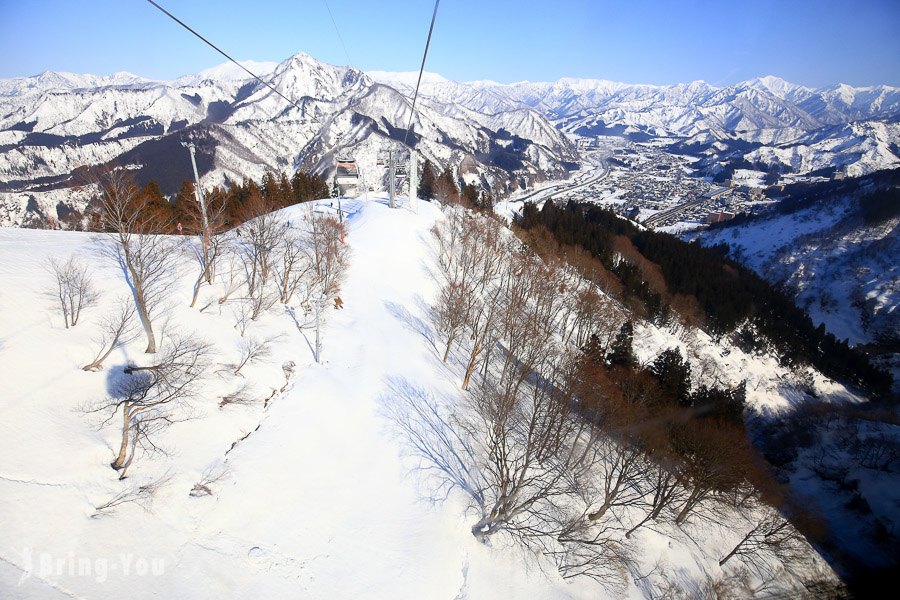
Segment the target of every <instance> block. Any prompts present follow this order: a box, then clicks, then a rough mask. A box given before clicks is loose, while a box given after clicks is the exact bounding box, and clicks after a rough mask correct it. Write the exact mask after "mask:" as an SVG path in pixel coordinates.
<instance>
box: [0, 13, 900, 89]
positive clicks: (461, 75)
mask: <svg viewBox="0 0 900 600" xmlns="http://www.w3.org/2000/svg"><path fill="white" fill-rule="evenodd" d="M157 2H158V3H159V4H160V5H161V6H163V7H164V8H166V9H167V10H169V11H170V12H172V13H173V14H175V16H177V17H179V18H180V19H181V20H183V21H185V22H186V23H187V24H188V25H190V26H191V27H193V28H194V29H196V30H197V31H198V32H199V33H200V34H202V35H204V36H205V37H207V38H208V39H209V40H210V41H212V42H213V43H215V44H217V45H218V46H220V47H221V48H222V49H223V50H224V51H225V52H227V53H229V54H231V55H232V56H234V57H235V58H237V59H238V60H244V59H253V60H260V61H263V60H265V61H278V62H280V61H282V60H284V59H286V58H287V57H289V56H290V55H292V54H294V53H295V52H298V51H302V52H306V53H307V54H310V55H311V56H313V57H314V58H316V59H318V60H321V61H324V62H327V63H331V64H338V65H344V64H348V63H349V64H351V65H352V66H354V67H356V68H359V69H362V70H384V71H416V70H418V68H419V64H420V62H421V60H422V50H423V48H424V46H425V38H426V36H427V33H428V25H429V22H430V19H431V13H432V10H433V8H434V3H433V0H327V5H326V0H215V1H210V0H157ZM327 7H330V9H331V12H332V14H333V15H334V20H335V22H336V23H337V32H339V34H338V33H336V31H335V26H334V24H332V20H331V17H330V16H329V13H328V8H327ZM341 39H343V43H341ZM222 62H224V59H223V58H222V57H221V56H220V55H218V54H217V53H216V52H215V51H213V50H212V49H210V48H209V47H207V46H206V45H205V44H203V43H202V42H201V41H200V40H198V39H197V38H195V37H193V36H192V35H191V34H190V33H188V32H187V31H186V30H184V29H182V28H181V27H180V26H179V25H177V24H176V23H175V22H174V21H172V20H170V19H169V18H168V17H166V16H165V15H164V14H163V13H161V12H159V11H158V10H157V9H156V8H154V7H153V6H152V5H151V4H149V3H148V2H146V0H0V77H2V78H8V77H20V76H27V75H35V74H37V73H40V72H42V71H45V70H53V71H69V72H75V73H93V74H97V75H107V74H111V73H113V72H116V71H129V72H132V73H135V74H137V75H142V76H144V77H149V78H157V79H173V78H175V77H178V76H180V75H185V74H189V73H196V72H197V71H200V70H202V69H205V68H209V67H212V66H215V65H218V64H221V63H222ZM426 70H428V71H432V72H435V73H440V74H441V75H443V76H445V77H447V78H449V79H455V80H457V81H471V80H476V79H492V80H494V81H498V82H501V83H510V82H513V81H522V80H529V81H553V80H556V79H559V78H560V77H585V78H596V79H609V80H612V81H622V82H626V83H650V84H659V85H662V84H671V83H679V82H688V81H694V80H698V79H702V80H704V81H707V82H708V83H711V84H714V85H728V84H732V83H736V82H738V81H743V80H747V79H750V78H753V77H758V76H764V75H777V76H779V77H782V78H784V79H786V80H788V81H791V82H793V83H799V84H803V85H807V86H811V87H821V86H827V85H832V84H835V83H847V84H850V85H854V86H864V85H875V84H888V85H893V86H900V0H856V1H853V0H718V1H712V0H673V1H662V0H657V1H654V2H650V1H642V0H620V1H607V0H543V1H540V2H538V1H533V0H519V1H516V2H514V1H511V0H443V2H441V4H440V8H439V10H438V16H437V22H436V24H435V29H434V35H433V38H432V43H431V49H430V51H429V56H428V62H427V64H426Z"/></svg>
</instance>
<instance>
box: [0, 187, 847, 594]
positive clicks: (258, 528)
mask: <svg viewBox="0 0 900 600" xmlns="http://www.w3.org/2000/svg"><path fill="white" fill-rule="evenodd" d="M328 204H329V203H328V202H327V201H325V202H323V203H320V206H319V210H320V211H325V212H333V208H332V207H330V206H329V205H328ZM385 204H386V203H385V200H384V199H383V197H380V198H376V197H374V196H373V197H372V200H370V201H364V200H361V199H360V200H355V201H352V200H351V201H347V202H345V203H344V205H343V208H344V210H345V211H347V215H348V219H349V234H348V236H347V239H346V241H347V243H348V244H349V245H350V247H351V250H352V253H353V254H352V258H351V267H350V270H349V273H348V278H347V281H346V284H345V285H344V286H343V289H342V291H341V298H342V300H343V306H344V308H343V309H341V310H335V309H334V308H331V307H329V308H328V309H327V310H326V311H325V324H324V327H323V331H322V333H323V345H322V359H323V362H322V364H316V363H315V361H314V360H313V344H314V341H313V340H314V336H315V333H314V329H313V328H312V323H311V321H310V319H309V318H308V317H304V316H303V310H302V308H301V307H292V308H293V313H291V312H290V311H285V309H284V308H283V307H281V306H280V305H278V306H277V308H275V309H273V310H272V311H271V312H270V313H268V314H266V315H264V316H263V317H262V318H261V319H260V320H259V321H257V322H255V323H251V324H250V326H249V329H248V332H247V335H248V336H253V337H256V338H258V339H262V338H266V337H270V336H273V335H280V336H281V337H279V338H278V339H277V340H276V341H274V342H272V354H271V356H270V357H269V358H268V359H267V360H265V361H262V362H260V363H258V364H252V365H250V366H248V367H247V369H246V370H245V371H243V373H244V375H245V377H244V378H241V377H237V376H234V375H232V374H229V373H228V372H227V371H226V370H222V369H219V370H218V371H217V372H216V373H215V374H213V373H210V374H209V375H208V376H207V379H206V383H205V385H204V388H203V392H202V394H201V395H200V397H199V398H198V399H197V401H196V402H195V406H194V409H195V411H194V412H195V414H194V418H192V419H190V420H187V421H184V422H178V423H175V424H174V425H172V426H171V427H170V428H169V429H168V430H167V431H166V433H165V435H164V436H162V437H161V439H160V440H159V442H160V443H161V445H162V446H163V447H164V448H165V449H166V450H167V454H165V455H157V456H155V457H147V456H139V458H138V459H137V460H136V462H135V464H134V465H133V466H132V467H131V469H130V471H129V477H128V479H126V480H125V481H117V480H116V474H115V473H114V472H113V471H112V470H111V469H110V468H109V466H108V464H109V461H110V460H111V459H112V457H113V455H114V454H115V450H116V448H117V442H118V435H117V433H118V432H117V428H116V422H115V421H113V422H112V423H110V424H108V425H105V426H99V423H98V420H99V419H98V418H97V416H96V415H95V416H91V415H88V414H85V413H84V412H83V411H80V410H78V408H79V407H80V406H83V405H84V403H85V402H86V401H89V400H91V399H95V398H98V397H102V396H103V395H104V394H106V392H107V389H108V386H109V385H111V383H112V382H113V381H114V379H115V378H116V377H120V376H122V375H121V367H122V366H123V365H124V364H126V363H128V362H137V363H138V364H141V363H145V362H146V361H147V360H148V357H147V356H146V355H143V354H142V348H143V344H142V343H141V341H140V340H138V341H137V342H135V343H133V344H131V345H129V346H127V347H126V348H124V349H123V350H121V351H117V352H116V353H115V354H114V355H113V356H112V357H110V359H109V360H108V362H107V365H106V368H105V369H104V370H103V371H100V372H96V373H89V372H84V371H82V370H81V369H80V367H81V365H83V364H84V363H85V362H87V361H88V360H89V359H90V358H91V356H90V355H91V351H92V343H91V342H90V338H91V336H92V335H93V334H94V324H95V323H96V322H97V319H98V318H99V317H100V316H101V315H102V314H103V313H104V312H107V311H109V310H110V308H109V302H110V301H111V299H112V297H113V296H114V295H116V294H120V293H126V292H127V288H126V285H125V283H124V281H123V280H122V278H121V272H120V271H118V269H116V268H114V267H113V266H112V265H110V264H107V263H105V262H104V260H103V259H101V258H100V257H98V255H97V242H96V240H95V238H94V237H93V236H92V235H91V234H84V233H76V232H59V231H57V232H50V231H33V230H17V229H8V228H5V229H0V280H2V281H3V282H4V283H5V285H4V286H3V287H2V290H0V332H2V343H0V377H2V379H3V381H4V386H5V393H4V394H3V396H2V398H0V497H3V498H4V502H2V503H0V590H2V593H3V596H4V597H10V598H57V597H59V598H63V597H73V596H74V597H110V596H122V597H130V598H150V597H182V598H207V597H210V596H232V597H246V596H251V595H252V596H255V597H297V596H302V597H305V598H307V597H308V598H358V597H367V598H400V597H402V598H407V597H409V598H454V597H455V598H460V599H481V598H522V597H528V598H597V597H601V598H612V597H622V595H621V594H620V593H611V592H609V591H607V590H605V589H604V588H602V587H601V586H599V585H598V584H596V583H594V582H592V581H590V580H587V581H586V580H582V579H575V580H572V581H571V582H564V581H563V580H561V579H560V577H559V575H558V574H556V573H555V572H554V570H553V569H552V567H551V568H548V565H547V564H546V563H545V562H544V560H543V559H541V558H539V557H535V556H533V555H531V554H530V553H523V552H522V551H521V550H519V549H518V548H516V547H514V546H510V545H508V544H506V543H504V542H503V541H502V538H498V540H497V542H496V543H495V544H494V545H493V547H489V546H485V545H482V544H479V543H478V542H476V541H475V538H474V537H473V536H472V534H471V525H472V522H473V517H474V515H473V514H472V513H471V512H469V511H467V505H466V502H465V500H464V498H462V497H460V496H458V495H455V494H451V495H450V496H448V497H446V498H443V497H441V498H440V499H435V498H433V491H434V489H435V482H434V481H433V480H432V478H431V477H432V476H430V475H428V474H427V473H425V472H424V471H420V470H418V469H416V467H417V466H418V465H420V464H421V463H420V460H419V459H418V458H417V457H416V456H414V455H412V454H410V453H409V451H408V450H409V446H408V443H407V442H405V441H404V438H403V436H402V435H400V429H399V428H398V426H397V423H396V422H395V421H394V420H393V418H392V416H391V415H392V414H394V411H393V410H392V409H393V408H395V405H396V404H397V403H399V402H401V401H403V400H404V399H405V400H406V401H409V399H410V398H412V399H415V398H418V397H420V396H421V397H424V396H426V395H427V396H428V397H432V398H438V399H440V401H441V402H443V403H446V404H448V405H455V404H456V403H458V402H460V401H461V398H462V393H461V392H460V391H459V387H458V383H459V379H460V377H461V373H460V372H459V371H458V369H457V368H456V367H457V366H458V365H454V363H453V362H452V361H451V363H450V364H449V365H447V364H444V363H443V362H442V361H441V358H440V352H439V351H438V350H437V348H436V344H439V342H437V341H436V338H435V333H434V332H433V329H432V326H431V325H430V318H429V315H428V311H429V308H428V306H429V304H430V303H432V302H433V300H434V295H435V293H436V286H437V284H436V283H435V281H434V279H433V275H432V271H433V270H434V268H435V265H434V262H433V261H434V259H433V248H432V243H431V241H430V240H431V238H430V234H429V232H428V230H429V228H430V227H431V226H432V224H433V223H434V222H435V220H436V219H438V218H440V217H439V211H438V209H437V208H436V207H435V206H434V205H431V204H428V203H423V202H419V203H418V206H417V210H418V212H417V213H414V212H412V211H411V210H410V207H409V206H408V204H407V203H406V202H405V201H404V202H403V203H402V208H401V209H399V210H394V211H392V210H390V209H389V208H387V206H386V205H385ZM304 210H305V207H303V206H295V207H291V208H289V209H285V211H283V217H284V218H286V219H290V220H294V221H298V220H300V219H302V215H303V211H304ZM71 253H75V254H76V255H78V256H80V257H81V258H83V259H84V260H86V261H88V262H90V263H91V264H92V265H93V267H94V270H95V279H96V281H97V283H98V284H99V286H100V287H101V288H102V289H103V291H104V294H103V303H102V304H101V305H100V306H99V307H97V308H92V309H90V310H89V311H88V313H87V314H86V316H85V317H84V322H83V323H80V324H79V325H78V326H77V327H75V328H73V329H64V328H63V327H62V325H61V322H60V319H59V318H58V315H57V314H56V312H54V311H53V309H52V304H51V303H50V300H48V299H46V298H45V297H43V296H42V295H41V294H40V292H41V290H42V289H44V288H46V286H47V284H48V283H49V275H48V274H47V273H46V272H45V271H44V270H43V269H42V263H43V262H44V261H45V260H46V259H47V258H48V257H51V256H55V257H57V258H59V259H63V260H65V259H66V258H67V257H68V256H69V255H70V254H71ZM179 264H180V265H181V267H180V268H181V273H182V276H181V279H179V284H178V286H177V287H176V288H175V289H174V290H173V293H172V294H171V298H170V300H171V305H172V307H171V310H170V312H169V314H168V316H167V317H166V318H165V319H159V320H158V321H157V325H158V326H159V325H160V324H161V322H162V321H168V327H169V330H170V331H174V330H179V331H182V332H196V333H195V334H194V337H195V338H203V339H206V340H208V341H210V342H211V343H213V344H214V346H215V350H216V361H217V362H218V363H219V364H222V363H227V362H231V361H234V360H235V359H236V357H237V354H238V347H239V344H240V335H239V334H238V332H237V331H236V330H235V329H234V326H233V325H234V316H233V315H232V314H231V312H230V310H231V305H230V304H229V303H226V304H224V305H220V304H219V303H217V302H216V301H215V299H216V298H217V297H218V296H219V295H220V294H221V291H222V288H221V286H223V285H224V284H223V283H217V284H216V287H214V288H212V289H207V290H204V292H203V293H202V294H201V301H200V304H199V305H200V306H203V305H207V308H205V309H204V310H202V311H201V310H197V309H189V308H187V307H186V305H187V303H188V299H189V298H190V291H191V283H192V281H193V277H195V276H196V274H195V273H191V272H190V269H189V268H188V267H187V264H188V263H187V262H186V260H182V261H180V263H179ZM635 343H636V350H637V352H638V355H639V358H640V359H641V360H647V359H649V358H650V357H652V356H654V355H655V354H657V353H658V352H659V351H660V350H661V349H664V348H667V347H673V346H678V347H681V348H682V349H683V350H684V353H685V355H686V356H687V357H688V359H689V360H690V361H691V363H692V364H694V365H695V368H694V373H697V374H699V373H701V372H704V371H705V368H701V364H707V365H708V364H709V361H710V360H712V361H713V364H716V365H717V367H716V371H717V375H716V376H717V378H720V380H721V381H723V382H728V383H734V382H737V381H739V380H741V379H744V378H749V379H750V381H749V382H748V393H749V401H750V402H751V403H752V404H753V405H754V406H755V407H756V409H757V410H758V411H759V412H765V411H775V412H778V411H782V410H785V409H787V408H789V407H790V406H791V405H792V404H793V403H795V402H797V401H799V400H801V399H802V398H803V393H802V392H801V391H800V388H799V387H797V386H794V385H793V384H791V383H790V382H789V381H788V379H787V372H786V371H784V370H783V369H781V368H780V367H778V366H777V365H776V364H775V363H774V360H773V359H771V358H768V359H765V358H755V357H752V356H748V355H744V354H743V353H741V352H740V351H739V350H737V349H733V348H728V349H727V351H725V348H723V347H722V346H717V345H716V344H714V343H713V342H712V341H711V340H710V339H709V338H708V337H706V336H704V335H702V334H700V333H694V334H690V335H688V334H685V333H684V332H682V333H681V334H677V335H676V333H674V332H671V331H663V330H659V329H657V328H655V327H652V326H645V327H640V328H639V329H638V331H637V332H636V336H635ZM290 362H292V363H293V366H292V367H290V366H289V363H290ZM286 367H287V368H286ZM244 383H247V384H249V385H250V387H251V392H249V394H250V395H251V396H252V397H254V398H256V399H257V400H256V401H255V402H254V403H253V404H252V405H249V406H242V405H229V406H226V407H224V408H220V407H219V405H218V403H219V400H220V399H221V397H222V396H224V395H226V394H228V393H231V392H233V391H234V390H235V388H236V387H238V386H240V385H242V384H244ZM815 385H816V386H817V387H818V389H819V392H820V394H821V396H822V397H823V398H824V399H831V400H835V401H837V400H841V399H846V398H847V397H848V394H847V392H846V390H844V389H843V388H841V387H840V386H838V385H835V384H833V383H831V382H826V381H824V380H821V379H819V380H818V381H817V382H816V383H815ZM209 474H214V475H215V474H222V477H221V478H219V479H218V481H216V482H214V483H211V484H210V487H211V488H212V494H211V495H207V496H201V497H192V496H190V495H189V492H190V491H191V489H192V488H193V487H194V485H195V484H197V483H198V482H199V481H201V480H203V479H204V476H205V475H206V476H208V475H209ZM160 479H166V480H167V483H166V485H164V486H163V487H162V488H161V490H160V491H159V492H158V493H157V494H156V495H155V497H154V499H153V501H152V503H147V504H145V505H140V504H138V503H126V504H124V505H122V506H121V507H120V508H119V509H118V510H117V511H115V513H105V514H103V515H97V514H96V508H95V507H97V506H99V505H100V504H102V503H104V502H107V501H108V500H110V499H111V498H113V497H114V496H115V495H116V494H117V493H119V492H121V491H123V490H128V489H133V488H134V487H135V486H138V485H143V484H147V483H150V482H153V481H158V480H160ZM747 528H748V522H747V521H746V520H745V519H744V518H742V517H739V516H737V515H724V516H723V517H722V521H721V523H720V524H719V525H714V526H713V525H709V524H704V522H703V521H701V522H699V523H698V524H695V525H692V526H691V527H690V528H688V529H686V530H685V531H681V530H680V529H678V528H675V527H672V526H670V525H661V526H660V527H658V528H653V529H649V528H648V529H645V530H643V531H641V532H640V533H639V534H638V535H637V536H635V542H634V543H635V544H637V546H636V548H635V549H636V556H637V564H636V566H635V569H636V570H635V571H634V572H633V573H630V576H629V578H628V580H627V588H626V590H625V591H624V593H625V595H627V597H631V598H641V597H649V596H650V595H653V594H656V593H658V592H659V589H660V588H658V587H656V586H658V585H661V584H662V583H661V580H660V578H661V577H663V578H665V577H669V578H671V579H670V581H672V582H677V583H679V584H680V585H683V586H686V588H685V589H698V588H697V586H698V585H699V584H698V582H702V581H705V580H706V578H707V577H719V576H721V575H722V574H723V573H724V574H727V573H728V571H726V570H723V569H720V568H719V567H718V564H717V561H718V559H719V558H720V557H721V556H723V555H724V553H725V552H727V551H728V549H729V548H730V547H731V546H733V545H734V544H735V543H736V542H737V541H738V540H739V539H740V536H741V535H742V533H741V532H742V531H745V530H746V529H747ZM644 575H646V577H644ZM635 578H636V579H635ZM692 586H693V587H692Z"/></svg>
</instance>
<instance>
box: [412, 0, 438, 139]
mask: <svg viewBox="0 0 900 600" xmlns="http://www.w3.org/2000/svg"><path fill="white" fill-rule="evenodd" d="M440 3H441V0H434V13H432V15H431V27H429V28H428V39H427V40H426V41H425V53H424V54H423V55H422V66H421V67H419V79H418V81H416V91H415V93H414V94H413V102H412V110H411V111H410V113H409V123H408V124H407V125H406V135H405V136H404V137H403V145H404V146H405V145H406V140H407V138H409V130H410V127H412V121H413V117H414V116H415V115H416V98H418V97H419V84H420V83H422V73H423V72H424V71H425V58H426V57H427V56H428V46H429V45H430V44H431V32H432V31H434V19H435V18H436V17H437V10H438V6H439V5H440Z"/></svg>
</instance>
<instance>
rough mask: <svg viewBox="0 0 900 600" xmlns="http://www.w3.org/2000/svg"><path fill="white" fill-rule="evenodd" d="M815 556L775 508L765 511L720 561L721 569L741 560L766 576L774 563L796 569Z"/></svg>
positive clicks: (799, 534) (767, 508) (766, 508)
mask: <svg viewBox="0 0 900 600" xmlns="http://www.w3.org/2000/svg"><path fill="white" fill-rule="evenodd" d="M811 552H812V551H811V548H810V547H809V544H808V543H807V541H806V538H804V537H803V535H802V534H801V533H800V532H799V531H797V529H796V528H795V527H794V526H793V525H792V524H791V522H790V521H789V520H788V519H787V518H786V517H785V516H784V515H782V514H781V513H779V512H778V511H777V510H776V509H774V508H772V507H764V509H763V512H762V514H761V515H760V517H759V518H758V519H757V521H756V523H755V525H754V526H753V528H751V529H750V530H749V531H748V532H747V533H746V535H744V537H743V538H741V540H740V541H739V542H738V543H737V544H736V545H735V546H734V548H732V549H731V551H730V552H729V553H728V554H726V555H725V556H724V557H723V558H722V559H721V560H720V561H719V566H724V565H725V563H727V562H728V561H729V560H731V559H732V558H734V557H735V556H737V557H739V558H740V559H741V560H742V561H743V562H744V563H745V564H747V566H749V567H751V568H753V569H755V570H756V571H757V573H760V574H763V573H765V572H766V571H768V570H769V569H770V568H771V564H770V563H771V561H772V559H777V560H778V561H779V562H780V563H782V564H784V565H795V564H798V563H800V562H803V561H806V560H808V558H809V557H810V555H811Z"/></svg>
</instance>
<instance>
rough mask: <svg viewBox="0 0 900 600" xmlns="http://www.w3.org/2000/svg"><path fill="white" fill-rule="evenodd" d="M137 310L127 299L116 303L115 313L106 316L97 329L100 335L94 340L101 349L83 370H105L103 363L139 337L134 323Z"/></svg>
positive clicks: (121, 299) (120, 299)
mask: <svg viewBox="0 0 900 600" xmlns="http://www.w3.org/2000/svg"><path fill="white" fill-rule="evenodd" d="M135 310H136V309H135V306H134V304H133V303H132V302H131V301H130V300H129V299H128V298H127V297H123V298H119V299H118V300H117V301H116V305H115V308H114V310H113V312H112V313H110V314H107V315H106V316H104V317H103V319H102V320H101V321H100V324H99V325H98V327H97V329H98V330H99V333H98V334H97V337H95V338H94V343H95V344H96V345H97V346H98V347H99V349H98V350H97V354H96V355H95V356H94V360H92V361H91V362H90V363H88V364H86V365H84V366H83V367H81V368H82V369H83V370H85V371H99V370H100V369H102V368H103V361H105V360H106V358H107V357H108V356H109V355H110V354H111V353H112V351H113V350H115V349H116V348H118V347H120V346H123V345H125V344H128V343H129V342H131V341H133V340H134V338H135V336H136V335H137V334H136V332H135V331H134V327H133V322H132V319H133V318H134V313H135Z"/></svg>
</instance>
